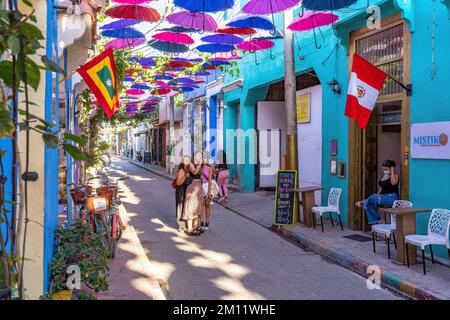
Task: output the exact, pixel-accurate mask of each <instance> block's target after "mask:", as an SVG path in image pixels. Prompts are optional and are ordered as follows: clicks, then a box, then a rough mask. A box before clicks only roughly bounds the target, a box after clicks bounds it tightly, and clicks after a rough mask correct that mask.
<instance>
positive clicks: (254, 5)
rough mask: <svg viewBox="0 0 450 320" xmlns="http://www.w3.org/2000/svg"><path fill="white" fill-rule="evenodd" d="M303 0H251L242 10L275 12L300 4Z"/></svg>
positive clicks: (256, 12)
mask: <svg viewBox="0 0 450 320" xmlns="http://www.w3.org/2000/svg"><path fill="white" fill-rule="evenodd" d="M300 2H301V0H250V1H249V2H247V4H246V5H245V6H244V7H243V8H242V11H243V12H245V13H250V14H259V15H265V14H274V13H277V12H281V11H285V10H287V9H289V8H292V7H294V6H296V5H298V4H299V3H300Z"/></svg>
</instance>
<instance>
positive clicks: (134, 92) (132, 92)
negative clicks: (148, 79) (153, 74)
mask: <svg viewBox="0 0 450 320" xmlns="http://www.w3.org/2000/svg"><path fill="white" fill-rule="evenodd" d="M125 93H126V94H130V95H133V96H141V95H143V94H145V91H144V90H139V89H128V90H127V91H125Z"/></svg>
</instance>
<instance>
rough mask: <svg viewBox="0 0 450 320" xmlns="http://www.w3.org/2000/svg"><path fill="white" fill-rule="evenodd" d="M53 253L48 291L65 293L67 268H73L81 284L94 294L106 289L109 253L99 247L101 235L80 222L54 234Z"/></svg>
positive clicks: (59, 229) (102, 247) (101, 246)
mask: <svg viewBox="0 0 450 320" xmlns="http://www.w3.org/2000/svg"><path fill="white" fill-rule="evenodd" d="M55 244H56V246H57V247H56V251H55V254H54V256H53V260H52V267H51V274H52V276H51V277H52V278H51V280H52V283H51V292H58V291H62V290H67V289H68V288H67V279H68V276H69V275H68V274H67V268H68V267H69V266H71V265H76V266H78V267H79V268H80V271H81V281H82V282H83V283H84V284H86V285H87V286H88V287H89V288H91V289H93V290H94V291H95V292H99V291H106V290H108V283H109V282H108V276H109V274H108V272H109V267H108V256H109V250H108V249H107V248H105V246H104V245H103V244H102V235H100V234H97V233H95V232H94V231H93V229H92V227H91V226H90V225H89V224H88V223H86V222H83V221H81V220H76V221H75V222H74V224H73V225H72V226H71V227H70V228H64V227H58V228H57V229H56V231H55Z"/></svg>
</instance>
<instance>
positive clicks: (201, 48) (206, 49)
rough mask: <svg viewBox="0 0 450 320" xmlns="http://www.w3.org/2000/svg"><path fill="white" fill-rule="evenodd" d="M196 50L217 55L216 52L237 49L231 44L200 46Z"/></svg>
mask: <svg viewBox="0 0 450 320" xmlns="http://www.w3.org/2000/svg"><path fill="white" fill-rule="evenodd" d="M196 49H197V50H198V51H200V52H208V53H216V52H230V51H233V50H234V49H236V48H235V47H234V46H233V45H230V44H220V43H210V44H202V45H199V46H198V47H197V48H196Z"/></svg>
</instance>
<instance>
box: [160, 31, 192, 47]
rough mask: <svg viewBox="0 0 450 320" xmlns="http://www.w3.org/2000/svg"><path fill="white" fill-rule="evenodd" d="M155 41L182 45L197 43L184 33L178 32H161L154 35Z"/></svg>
mask: <svg viewBox="0 0 450 320" xmlns="http://www.w3.org/2000/svg"><path fill="white" fill-rule="evenodd" d="M153 39H156V40H160V41H165V42H172V43H181V44H193V43H194V42H195V41H194V39H192V38H191V37H190V36H188V35H187V34H184V33H176V32H169V31H167V32H161V33H157V34H155V35H153Z"/></svg>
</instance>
